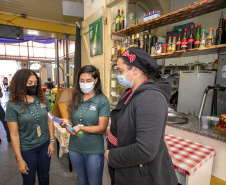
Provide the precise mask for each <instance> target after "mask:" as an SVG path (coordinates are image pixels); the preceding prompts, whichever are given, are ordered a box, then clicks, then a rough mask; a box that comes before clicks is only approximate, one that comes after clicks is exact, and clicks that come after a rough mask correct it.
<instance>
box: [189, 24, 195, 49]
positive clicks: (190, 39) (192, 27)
mask: <svg viewBox="0 0 226 185" xmlns="http://www.w3.org/2000/svg"><path fill="white" fill-rule="evenodd" d="M194 41H195V40H194V25H191V27H190V35H189V37H188V49H192V48H194Z"/></svg>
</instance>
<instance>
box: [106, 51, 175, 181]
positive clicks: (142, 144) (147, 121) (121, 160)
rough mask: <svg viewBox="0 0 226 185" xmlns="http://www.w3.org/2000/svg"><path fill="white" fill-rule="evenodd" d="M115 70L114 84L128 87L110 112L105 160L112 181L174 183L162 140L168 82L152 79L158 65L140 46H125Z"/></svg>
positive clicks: (167, 99)
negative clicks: (116, 71) (116, 74)
mask: <svg viewBox="0 0 226 185" xmlns="http://www.w3.org/2000/svg"><path fill="white" fill-rule="evenodd" d="M117 68H118V76H117V78H118V81H119V84H121V85H122V86H124V87H127V88H128V89H127V90H126V92H125V93H124V94H123V96H122V97H121V99H120V101H119V102H118V105H117V106H116V108H115V109H114V110H113V111H112V112H111V128H110V133H109V136H108V150H107V151H106V153H105V158H106V159H107V161H108V162H109V172H110V176H111V179H112V184H116V185H176V184H177V183H178V181H177V177H176V174H175V170H174V167H173V163H172V160H171V158H170V155H169V153H168V149H167V146H166V144H165V141H164V133H165V125H166V121H167V114H168V106H167V102H168V101H169V99H170V88H171V85H170V84H169V83H165V82H162V83H156V82H154V80H153V79H152V77H154V76H155V75H156V74H157V73H159V66H158V65H157V63H156V61H155V59H153V58H152V57H150V56H149V55H148V54H147V53H146V52H145V51H143V50H142V49H141V48H137V47H131V48H129V49H128V50H126V51H125V52H124V53H123V54H122V55H121V56H120V57H119V59H118V61H117Z"/></svg>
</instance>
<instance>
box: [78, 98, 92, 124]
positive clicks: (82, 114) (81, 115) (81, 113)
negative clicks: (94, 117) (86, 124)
mask: <svg viewBox="0 0 226 185" xmlns="http://www.w3.org/2000/svg"><path fill="white" fill-rule="evenodd" d="M90 104H91V102H90V103H89V105H88V107H86V108H85V109H84V110H83V112H82V109H80V117H79V120H80V124H82V119H83V116H84V114H85V113H86V111H87V110H88V108H89V107H90Z"/></svg>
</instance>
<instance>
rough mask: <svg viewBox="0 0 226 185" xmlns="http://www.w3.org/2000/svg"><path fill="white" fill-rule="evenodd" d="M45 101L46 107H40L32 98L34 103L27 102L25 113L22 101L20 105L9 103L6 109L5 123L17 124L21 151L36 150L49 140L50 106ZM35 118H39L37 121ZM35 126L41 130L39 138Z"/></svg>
mask: <svg viewBox="0 0 226 185" xmlns="http://www.w3.org/2000/svg"><path fill="white" fill-rule="evenodd" d="M45 101H46V105H42V104H40V102H39V100H38V97H37V96H34V102H32V103H31V102H27V103H28V109H25V111H23V102H22V101H21V104H20V105H19V104H12V103H9V104H8V105H7V107H6V115H5V121H10V122H17V123H18V129H19V137H20V149H21V151H26V150H31V149H34V148H37V147H39V146H41V145H42V144H44V143H45V142H47V141H48V140H49V130H48V123H47V112H49V111H50V110H51V105H50V103H49V100H48V99H47V98H46V97H45ZM35 117H36V118H37V117H39V120H37V119H36V118H35ZM37 125H39V126H40V128H41V136H40V137H38V134H37Z"/></svg>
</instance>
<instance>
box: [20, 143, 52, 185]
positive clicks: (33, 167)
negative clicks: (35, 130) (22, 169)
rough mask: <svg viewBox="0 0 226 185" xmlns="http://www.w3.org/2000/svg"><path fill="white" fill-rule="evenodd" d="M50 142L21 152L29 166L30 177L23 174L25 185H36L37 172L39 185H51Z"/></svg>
mask: <svg viewBox="0 0 226 185" xmlns="http://www.w3.org/2000/svg"><path fill="white" fill-rule="evenodd" d="M48 147H49V141H48V142H46V143H45V144H43V145H41V146H39V147H37V148H35V149H32V150H27V151H21V154H22V157H23V159H24V161H25V162H26V163H27V166H28V169H29V170H28V175H25V174H22V177H23V184H24V185H34V184H35V176H36V172H37V173H38V181H39V185H49V169H50V160H51V157H48V155H47V152H48Z"/></svg>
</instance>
